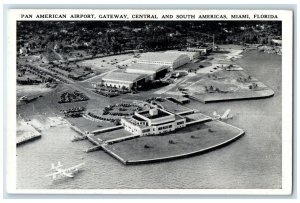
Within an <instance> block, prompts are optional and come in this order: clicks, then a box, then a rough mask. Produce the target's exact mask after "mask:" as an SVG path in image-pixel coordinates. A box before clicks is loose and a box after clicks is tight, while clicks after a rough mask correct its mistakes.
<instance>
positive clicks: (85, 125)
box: [66, 117, 115, 132]
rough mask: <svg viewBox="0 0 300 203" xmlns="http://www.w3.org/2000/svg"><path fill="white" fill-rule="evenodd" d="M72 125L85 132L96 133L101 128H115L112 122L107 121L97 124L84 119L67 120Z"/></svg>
mask: <svg viewBox="0 0 300 203" xmlns="http://www.w3.org/2000/svg"><path fill="white" fill-rule="evenodd" d="M66 119H67V120H68V121H69V122H70V123H71V124H73V125H75V126H76V127H77V128H79V129H80V130H82V131H83V132H85V131H88V132H91V131H94V130H97V129H100V128H106V127H112V126H115V125H114V124H113V123H111V122H107V121H101V122H96V121H91V120H88V119H86V118H83V117H79V118H66Z"/></svg>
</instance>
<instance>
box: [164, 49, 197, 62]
mask: <svg viewBox="0 0 300 203" xmlns="http://www.w3.org/2000/svg"><path fill="white" fill-rule="evenodd" d="M165 53H179V54H186V55H188V57H189V58H190V60H191V61H193V60H195V59H198V58H199V57H200V52H199V51H177V50H170V51H166V52H165Z"/></svg>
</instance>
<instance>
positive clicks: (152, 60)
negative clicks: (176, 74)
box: [137, 52, 190, 70]
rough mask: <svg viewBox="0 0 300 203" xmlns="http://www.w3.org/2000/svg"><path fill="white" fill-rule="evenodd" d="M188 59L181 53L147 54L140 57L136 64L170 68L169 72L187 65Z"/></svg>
mask: <svg viewBox="0 0 300 203" xmlns="http://www.w3.org/2000/svg"><path fill="white" fill-rule="evenodd" d="M189 61H190V58H189V56H188V55H186V54H182V53H168V52H148V53H144V54H142V55H141V57H140V58H139V59H138V60H137V63H142V64H156V65H166V66H170V68H171V70H173V69H176V68H178V67H180V66H182V65H184V64H187V63H188V62H189Z"/></svg>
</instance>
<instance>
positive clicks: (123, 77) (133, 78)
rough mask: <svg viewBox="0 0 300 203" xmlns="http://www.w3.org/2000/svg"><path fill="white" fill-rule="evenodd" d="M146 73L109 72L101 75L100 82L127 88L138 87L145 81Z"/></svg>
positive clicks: (109, 85)
mask: <svg viewBox="0 0 300 203" xmlns="http://www.w3.org/2000/svg"><path fill="white" fill-rule="evenodd" d="M147 77H148V76H147V75H141V74H133V73H125V72H111V73H108V74H106V75H105V76H103V78H102V84H103V85H104V86H107V87H116V88H123V87H125V88H128V89H132V88H133V87H139V86H142V85H144V84H145V82H146V81H147Z"/></svg>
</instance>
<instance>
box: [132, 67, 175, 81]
mask: <svg viewBox="0 0 300 203" xmlns="http://www.w3.org/2000/svg"><path fill="white" fill-rule="evenodd" d="M168 71H169V66H166V65H159V64H146V63H145V64H143V63H135V64H132V65H131V66H129V67H128V68H126V73H135V74H145V75H148V76H149V77H148V78H149V79H150V80H155V79H157V78H161V77H164V76H165V74H166V73H167V72H168Z"/></svg>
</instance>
